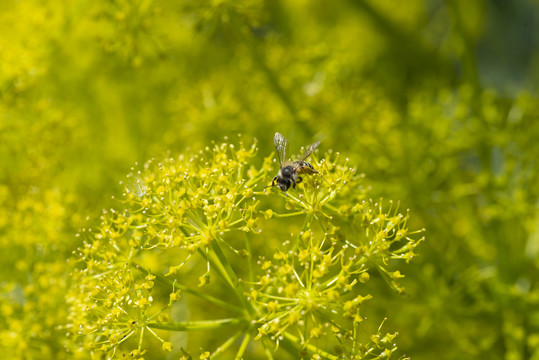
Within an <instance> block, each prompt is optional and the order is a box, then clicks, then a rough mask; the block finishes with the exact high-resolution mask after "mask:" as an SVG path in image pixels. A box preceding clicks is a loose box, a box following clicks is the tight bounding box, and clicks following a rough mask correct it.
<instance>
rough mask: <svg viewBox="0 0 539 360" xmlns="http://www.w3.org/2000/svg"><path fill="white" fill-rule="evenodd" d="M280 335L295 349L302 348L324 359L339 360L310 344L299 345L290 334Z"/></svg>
mask: <svg viewBox="0 0 539 360" xmlns="http://www.w3.org/2000/svg"><path fill="white" fill-rule="evenodd" d="M282 335H283V336H284V338H285V339H286V340H287V341H289V342H291V343H292V344H293V345H296V346H297V347H299V346H303V347H305V348H306V349H307V350H309V351H310V352H313V353H315V354H318V355H320V356H322V357H324V358H326V359H330V360H338V359H339V358H338V357H337V356H335V355H331V354H330V353H328V352H326V351H324V350H322V349H320V348H318V347H316V346H314V345H311V344H304V345H301V342H300V341H299V339H298V338H297V337H296V336H294V335H292V334H290V333H288V332H285V333H283V334H282Z"/></svg>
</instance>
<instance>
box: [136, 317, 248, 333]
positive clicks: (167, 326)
mask: <svg viewBox="0 0 539 360" xmlns="http://www.w3.org/2000/svg"><path fill="white" fill-rule="evenodd" d="M242 321H244V320H242V319H238V318H230V319H219V320H201V321H185V322H161V321H152V322H148V323H147V324H146V326H148V327H149V328H152V329H161V330H169V331H196V330H211V329H219V328H222V327H227V326H230V325H237V324H240V323H241V322H242Z"/></svg>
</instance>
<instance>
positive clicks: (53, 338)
mask: <svg viewBox="0 0 539 360" xmlns="http://www.w3.org/2000/svg"><path fill="white" fill-rule="evenodd" d="M0 8H1V10H0V164H1V165H0V252H1V254H2V255H1V261H0V338H2V339H3V340H2V341H1V342H0V349H2V348H4V350H3V351H2V353H4V354H7V355H6V356H8V357H12V358H32V357H33V358H69V356H68V355H67V353H66V352H65V350H64V344H63V339H62V335H61V334H63V330H62V329H61V328H59V326H61V325H62V324H65V323H66V320H65V317H66V307H65V288H66V279H65V278H66V275H67V274H68V270H67V267H66V261H67V259H68V258H69V257H70V256H71V253H72V251H73V250H74V249H75V248H76V247H77V246H79V245H80V243H79V240H78V239H77V237H76V236H75V233H76V231H77V229H79V228H81V227H87V226H92V224H97V223H98V220H99V215H100V213H101V209H103V208H108V207H111V206H116V204H117V202H116V201H115V200H113V199H112V196H113V195H116V196H118V195H119V194H120V193H121V187H120V185H119V182H120V181H121V180H122V179H124V178H125V175H126V174H127V173H128V172H129V171H130V169H131V167H132V166H134V165H135V164H136V163H139V164H140V163H144V162H145V161H147V160H149V159H151V158H153V157H161V156H163V155H164V154H165V153H166V152H167V151H170V154H172V155H176V154H178V153H181V152H183V151H185V150H186V149H200V148H202V147H203V146H205V145H207V144H210V143H211V142H212V141H216V142H220V141H222V140H223V137H225V136H228V138H229V141H231V142H236V141H237V139H238V134H241V136H242V137H243V139H244V140H245V141H246V142H251V141H253V139H254V138H257V139H258V145H259V148H260V150H259V161H260V163H261V161H262V158H263V157H264V156H267V155H269V154H270V153H271V152H272V151H274V149H273V139H272V134H273V133H274V132H275V131H279V132H281V133H283V134H284V135H285V136H286V137H287V138H288V139H289V141H290V144H291V150H292V151H294V152H295V151H297V150H299V148H300V147H301V146H304V145H307V144H310V143H312V142H314V141H315V140H321V141H322V145H321V146H320V149H321V151H327V150H328V149H333V151H338V152H340V153H341V154H343V156H345V157H347V158H349V159H350V161H351V163H352V164H353V166H354V167H356V168H357V169H358V171H359V172H361V173H364V174H365V175H366V180H365V183H366V184H367V185H369V186H370V187H371V194H372V196H373V197H374V198H379V197H383V198H384V199H394V200H400V202H401V208H403V209H410V211H411V223H410V228H412V229H414V228H423V227H424V228H426V229H427V232H426V237H427V240H426V241H425V242H424V243H423V244H422V245H421V246H420V247H419V248H418V252H419V254H420V257H419V258H417V259H415V260H414V261H413V262H412V263H410V264H409V265H406V266H405V268H404V269H403V272H404V273H405V274H406V281H405V282H404V285H405V286H406V290H407V291H406V293H405V294H404V295H403V296H398V295H396V294H394V293H392V292H390V291H389V290H388V292H387V296H386V297H382V298H377V301H376V302H373V303H372V306H377V307H378V311H379V312H381V313H384V314H387V315H386V316H387V317H388V318H389V319H390V320H389V321H388V323H387V326H389V327H390V328H391V329H392V330H393V331H398V332H399V337H398V341H397V343H398V346H399V349H400V350H399V351H400V352H402V353H404V354H407V355H409V356H411V357H412V358H413V359H434V358H436V359H508V360H509V359H510V360H513V359H514V360H517V359H539V259H538V255H539V212H538V204H539V203H538V195H539V194H538V193H539V179H538V174H539V172H538V164H537V159H538V158H539V102H538V101H537V95H538V93H537V91H538V87H537V84H538V81H539V47H538V44H539V3H538V2H537V1H536V0H519V1H504V0H492V1H481V0H479V1H464V0H446V1H442V0H409V1H405V2H404V1H398V0H348V1H346V0H343V1H332V2H328V1H322V0H311V1H307V0H288V1H283V0H265V1H264V0H242V1H232V0H213V1H210V0H191V1H189V0H183V1H175V2H171V1H160V0H154V1H152V0H130V1H128V0H111V1H103V0H92V1H90V0H74V1H63V0H51V1H47V2H42V1H35V0H28V1H16V0H0ZM270 181H271V179H268V183H269V182H270Z"/></svg>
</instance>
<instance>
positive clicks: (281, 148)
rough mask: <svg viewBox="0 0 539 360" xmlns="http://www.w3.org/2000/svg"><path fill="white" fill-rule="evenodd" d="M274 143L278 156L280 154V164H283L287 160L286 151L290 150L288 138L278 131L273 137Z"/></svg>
mask: <svg viewBox="0 0 539 360" xmlns="http://www.w3.org/2000/svg"><path fill="white" fill-rule="evenodd" d="M273 143H274V144H275V150H277V156H279V164H280V165H283V162H285V161H286V153H287V152H288V140H286V139H285V137H284V136H283V135H281V134H279V133H278V132H276V133H275V136H274V137H273Z"/></svg>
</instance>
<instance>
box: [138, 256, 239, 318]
mask: <svg viewBox="0 0 539 360" xmlns="http://www.w3.org/2000/svg"><path fill="white" fill-rule="evenodd" d="M137 268H138V269H139V270H140V271H142V272H144V273H145V274H149V271H147V270H146V269H144V268H143V267H141V266H139V265H137ZM154 275H155V276H156V280H158V281H159V282H161V283H163V284H165V285H168V286H170V287H172V286H173V285H174V286H175V287H176V288H177V289H180V290H181V291H184V292H186V293H188V294H191V295H194V296H196V297H199V298H201V299H204V300H206V301H209V302H211V303H213V304H215V305H218V306H221V307H222V308H225V309H228V310H231V311H234V312H236V313H240V314H241V313H243V312H244V310H243V309H242V308H240V307H237V306H236V305H234V304H230V303H227V302H225V301H223V300H221V299H218V298H216V297H213V296H211V295H208V294H206V293H203V292H202V291H199V290H196V289H192V288H190V287H187V286H185V285H182V284H180V283H179V282H176V284H173V283H174V282H173V281H172V280H171V279H169V278H167V277H164V276H163V275H160V274H154Z"/></svg>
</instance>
